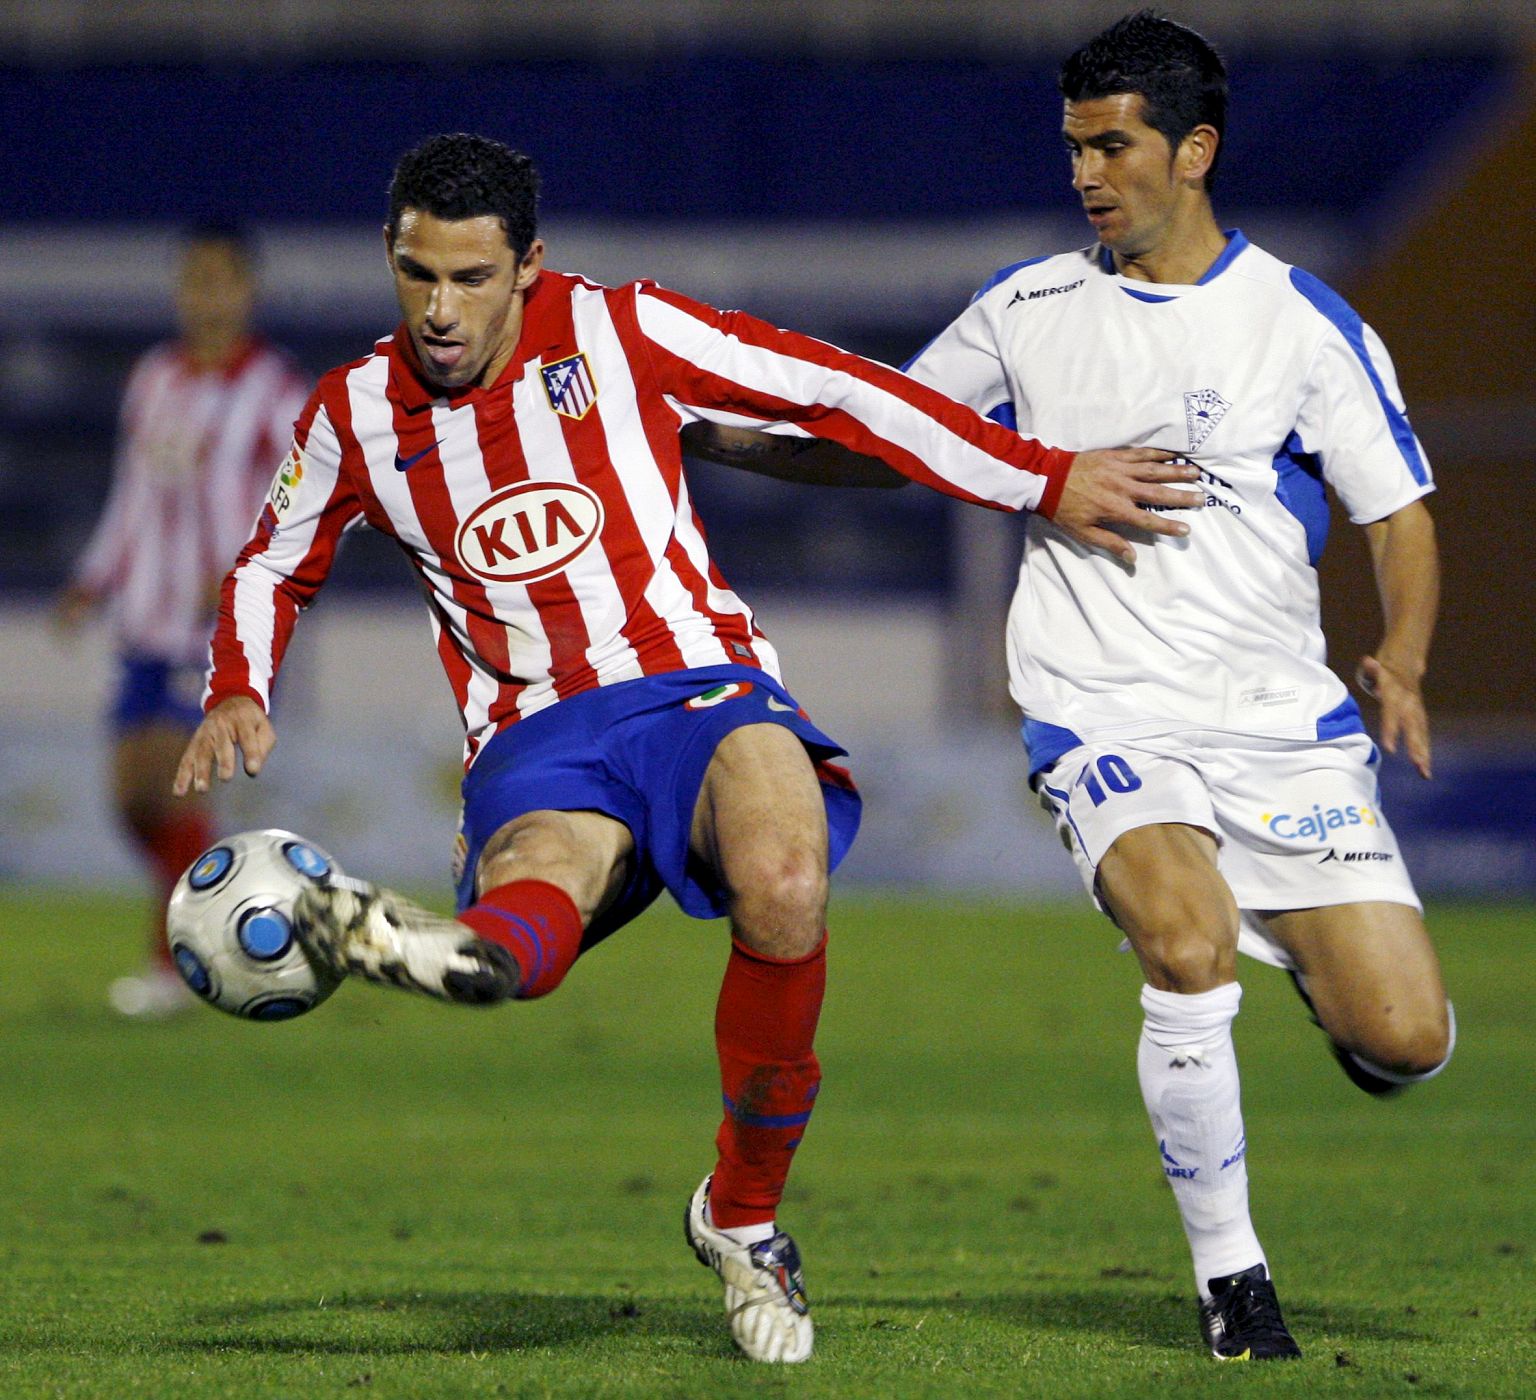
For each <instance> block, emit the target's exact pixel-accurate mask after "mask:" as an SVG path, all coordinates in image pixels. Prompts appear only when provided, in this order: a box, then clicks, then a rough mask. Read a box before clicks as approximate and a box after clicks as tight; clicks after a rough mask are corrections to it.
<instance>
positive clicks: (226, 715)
mask: <svg viewBox="0 0 1536 1400" xmlns="http://www.w3.org/2000/svg"><path fill="white" fill-rule="evenodd" d="M276 743H277V731H276V730H275V729H273V728H272V722H271V720H269V719H268V718H267V716H266V712H265V711H264V710H263V709H262V708H261V706H260V705H258V704H257V703H256V702H255V701H254V700H252V699H251V697H250V696H248V695H232V696H231V697H230V698H229V699H228V700H221V701H219V703H218V704H217V705H215V706H214V707H213V708H212V709H211V710H209V711H208V713H207V714H206V715H204V716H203V722H202V723H201V724H200V725H198V726H197V732H196V733H195V734H193V736H192V739H191V741H190V742H189V743H188V744H187V748H186V752H185V753H183V754H182V756H181V762H180V763H178V764H177V765H176V781H175V782H174V783H172V784H171V791H172V792H173V793H174V794H175V795H176V796H177V797H185V796H186V795H187V794H188V793H189V792H207V791H208V787H209V784H210V783H211V782H212V781H213V775H214V774H215V773H217V774H218V775H219V778H220V780H221V781H223V782H228V781H229V780H230V779H231V778H233V777H234V776H235V750H236V749H237V748H238V749H239V750H240V752H241V753H242V754H243V755H244V756H245V771H246V773H248V774H249V775H250V776H251V777H253V778H254V777H255V776H256V775H257V774H258V773H259V772H261V765H262V764H263V763H265V762H266V761H267V755H268V754H269V753H271V752H272V746H273V745H274V744H276Z"/></svg>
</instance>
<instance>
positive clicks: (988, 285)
mask: <svg viewBox="0 0 1536 1400" xmlns="http://www.w3.org/2000/svg"><path fill="white" fill-rule="evenodd" d="M1055 256H1056V254H1055V253H1042V254H1041V255H1040V256H1039V257H1038V258H1025V259H1024V261H1023V262H1016V263H1009V264H1008V266H1007V267H1004V268H999V269H998V270H997V271H996V272H994V273H993V274H992V275H991V276H990V277H989V278H987V280H986V281H985V282H983V283H982V284H981V286H980V287H978V288H977V289H976V295H975V296H973V297H972V298H971V301H972V303H975V302H978V301H980V300H981V299H982V297H984V296H986V294H987V293H988V292H990V291H991V290H992V288H993V287H995V286H997V284H998V283H999V282H1006V281H1007V280H1008V279H1009V278H1010V277H1012V276H1013V274H1014V273H1015V272H1017V271H1018V270H1019V269H1020V268H1021V267H1033V266H1034V265H1035V264H1036V263H1043V262H1044V261H1045V260H1046V259H1047V258H1054V257H1055Z"/></svg>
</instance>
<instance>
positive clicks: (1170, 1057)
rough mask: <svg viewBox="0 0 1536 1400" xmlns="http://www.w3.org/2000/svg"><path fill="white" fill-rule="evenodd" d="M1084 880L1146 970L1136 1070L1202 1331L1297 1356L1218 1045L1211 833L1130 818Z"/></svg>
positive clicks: (1221, 1351) (1233, 926)
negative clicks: (1092, 883)
mask: <svg viewBox="0 0 1536 1400" xmlns="http://www.w3.org/2000/svg"><path fill="white" fill-rule="evenodd" d="M1098 888H1099V892H1100V898H1101V899H1102V900H1103V902H1104V904H1105V905H1106V907H1107V908H1108V909H1109V911H1110V913H1111V914H1112V915H1113V916H1114V919H1115V922H1116V923H1117V924H1119V926H1120V928H1121V929H1122V930H1123V931H1124V932H1125V934H1126V937H1127V938H1128V939H1129V940H1130V944H1131V947H1132V949H1133V950H1134V951H1135V953H1136V956H1137V959H1138V960H1139V962H1140V963H1141V968H1142V975H1143V976H1144V977H1145V979H1146V984H1147V985H1146V986H1144V987H1143V988H1142V994H1141V1004H1142V1010H1143V1013H1144V1016H1143V1021H1142V1034H1141V1041H1140V1045H1139V1048H1138V1053H1137V1074H1138V1078H1139V1079H1140V1082H1141V1091H1142V1098H1143V1100H1144V1102H1145V1103H1146V1107H1147V1114H1148V1116H1149V1117H1150V1118H1151V1120H1152V1129H1153V1132H1154V1134H1155V1135H1156V1137H1157V1143H1158V1152H1159V1154H1160V1156H1161V1159H1162V1168H1163V1174H1164V1176H1165V1178H1166V1179H1167V1181H1168V1184H1169V1185H1170V1187H1172V1189H1173V1194H1174V1199H1175V1200H1176V1201H1177V1203H1178V1207H1179V1215H1180V1218H1181V1219H1182V1221H1183V1224H1184V1233H1185V1236H1186V1238H1187V1239H1188V1241H1189V1247H1190V1253H1191V1255H1192V1256H1193V1261H1194V1269H1195V1279H1196V1284H1197V1287H1198V1289H1199V1293H1200V1303H1201V1309H1200V1314H1201V1324H1202V1328H1203V1330H1204V1333H1205V1337H1206V1341H1207V1343H1208V1344H1209V1346H1210V1347H1211V1350H1212V1352H1213V1354H1214V1355H1216V1356H1218V1357H1221V1358H1223V1359H1237V1358H1239V1357H1242V1358H1247V1357H1254V1358H1271V1357H1288V1356H1297V1355H1299V1354H1300V1352H1299V1350H1298V1348H1297V1347H1296V1343H1295V1341H1294V1340H1293V1339H1292V1338H1291V1336H1290V1333H1289V1332H1288V1331H1287V1329H1286V1327H1285V1324H1284V1321H1283V1319H1282V1318H1281V1315H1280V1308H1279V1303H1278V1301H1277V1300H1276V1297H1275V1292H1274V1286H1273V1284H1272V1283H1270V1281H1269V1271H1268V1263H1267V1261H1266V1260H1265V1258H1264V1251H1263V1249H1262V1248H1261V1246H1260V1244H1259V1240H1258V1236H1257V1235H1256V1234H1255V1232H1254V1228H1253V1222H1252V1220H1251V1218H1250V1215H1249V1209H1248V1171H1247V1161H1246V1159H1247V1135H1246V1131H1245V1129H1244V1125H1243V1113H1242V1096H1241V1090H1240V1083H1239V1077H1238V1067H1237V1054H1236V1051H1235V1049H1234V1047H1233V1042H1232V1023H1233V1021H1234V1019H1235V1018H1236V1016H1237V1011H1238V1006H1239V1004H1240V1002H1241V999H1242V989H1241V988H1240V987H1239V986H1238V984H1237V980H1236V976H1237V935H1238V910H1237V904H1236V901H1235V900H1234V899H1233V897H1232V892H1231V890H1230V889H1229V888H1228V887H1227V883H1226V881H1225V880H1224V879H1223V878H1222V876H1221V874H1220V872H1219V870H1218V869H1217V845H1216V841H1215V839H1214V837H1212V836H1211V834H1210V833H1209V832H1208V831H1204V830H1201V829H1199V828H1196V827H1193V826H1187V825H1182V824H1156V825H1150V826H1143V827H1137V828H1135V829H1133V830H1131V831H1127V832H1125V833H1124V834H1123V835H1121V836H1119V837H1118V838H1117V839H1116V840H1115V842H1114V844H1113V845H1112V846H1111V847H1110V848H1109V850H1108V851H1107V852H1106V853H1105V855H1104V858H1103V859H1102V860H1101V861H1100V862H1099V867H1098Z"/></svg>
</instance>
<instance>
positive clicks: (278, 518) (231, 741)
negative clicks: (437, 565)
mask: <svg viewBox="0 0 1536 1400" xmlns="http://www.w3.org/2000/svg"><path fill="white" fill-rule="evenodd" d="M341 458H342V452H341V446H340V441H339V438H338V435H337V433H336V430H335V428H334V427H333V426H332V424H331V420H330V418H329V415H328V414H327V413H326V411H325V408H324V404H323V402H322V401H321V398H320V395H319V393H318V392H317V393H316V395H315V396H314V398H312V399H311V401H310V403H309V405H308V406H307V407H306V409H305V411H304V413H303V414H302V415H301V416H300V419H299V422H298V425H297V429H296V433H295V437H294V444H293V448H292V449H291V451H290V452H289V454H288V456H287V457H286V458H285V459H284V461H283V464H282V466H280V467H279V468H278V471H277V475H276V476H275V477H274V478H273V481H272V486H271V490H270V492H269V495H268V499H267V503H266V505H265V506H264V507H263V508H262V512H261V516H260V518H259V519H258V520H257V523H256V533H255V534H254V535H253V536H252V537H251V539H250V540H249V542H248V543H247V544H246V546H245V548H244V549H242V550H241V551H240V557H239V559H238V560H237V561H236V562H235V567H234V568H233V569H231V570H230V572H229V574H228V576H227V577H226V578H225V580H224V585H223V588H222V590H221V593H220V599H219V611H218V621H217V623H216V625H215V627H214V633H213V644H212V647H211V654H212V662H213V664H212V667H211V669H210V670H209V673H208V684H207V689H206V690H205V692H204V695H203V721H202V723H201V724H200V725H199V726H198V728H197V730H196V732H195V733H194V734H193V735H192V738H191V740H190V741H189V742H188V744H187V747H186V749H185V751H184V752H183V753H182V757H181V761H180V763H179V764H178V765H177V769H176V777H175V780H174V781H173V783H172V788H171V790H172V792H173V793H174V794H175V795H176V796H178V797H184V796H186V794H187V793H188V792H189V791H197V792H204V791H206V790H207V788H208V786H209V784H210V783H211V781H212V779H213V777H214V776H217V777H219V778H220V779H222V780H226V781H227V780H228V779H230V778H232V777H234V773H235V751H236V750H237V749H238V750H239V751H240V753H241V754H242V755H243V758H244V768H245V771H246V773H248V774H249V775H250V776H251V777H255V776H256V774H257V773H258V772H260V770H261V768H262V765H263V764H264V763H265V762H266V760H267V756H268V755H269V754H270V753H271V752H272V749H273V746H274V745H275V744H276V742H277V734H276V731H275V730H274V729H273V727H272V723H271V721H270V720H269V719H268V718H267V712H268V710H269V709H270V707H271V696H272V687H273V684H274V682H275V680H276V678H277V672H278V670H279V668H280V667H281V665H282V661H283V656H284V654H285V653H286V651H287V647H288V642H289V640H290V639H291V637H292V635H293V628H294V624H295V623H296V621H297V620H298V615H299V613H300V612H302V611H303V610H304V609H305V608H306V607H308V606H309V604H310V603H311V602H312V601H313V600H314V597H315V595H316V594H317V593H318V592H319V590H320V587H321V585H322V584H323V583H324V582H325V579H326V577H327V575H328V574H329V573H330V568H331V565H332V563H333V562H334V560H335V558H336V550H337V548H338V546H339V544H340V542H341V538H342V536H343V535H344V534H345V533H346V531H347V530H348V529H350V528H351V527H352V526H353V525H354V524H355V523H357V521H358V520H360V519H361V515H362V507H361V504H360V502H359V500H358V497H357V494H356V492H355V491H354V490H353V488H352V486H351V484H350V479H349V477H348V476H347V474H346V473H345V472H344V470H343V467H342V460H341Z"/></svg>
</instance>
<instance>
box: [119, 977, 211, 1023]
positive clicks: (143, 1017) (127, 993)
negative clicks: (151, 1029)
mask: <svg viewBox="0 0 1536 1400" xmlns="http://www.w3.org/2000/svg"><path fill="white" fill-rule="evenodd" d="M107 1000H108V1001H110V1002H111V1003H112V1009H113V1010H114V1011H116V1012H117V1013H118V1014H119V1015H120V1016H128V1017H131V1018H132V1019H133V1020H136V1021H163V1020H165V1019H166V1018H167V1017H168V1016H174V1015H176V1014H177V1012H180V1011H185V1010H186V1009H187V1008H188V1007H189V1006H195V1005H196V1004H197V998H196V997H195V996H193V995H192V993H191V992H190V991H189V990H188V989H187V984H186V983H185V982H183V981H182V980H181V978H180V976H179V975H178V974H176V973H175V972H172V971H171V970H170V969H169V968H163V967H151V968H147V969H146V970H145V971H144V972H142V973H140V974H139V975H138V976H137V977H119V978H118V979H117V980H116V981H115V982H113V984H112V985H111V986H110V987H108V988H107Z"/></svg>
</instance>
